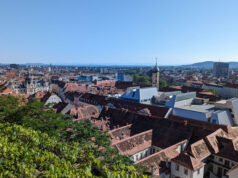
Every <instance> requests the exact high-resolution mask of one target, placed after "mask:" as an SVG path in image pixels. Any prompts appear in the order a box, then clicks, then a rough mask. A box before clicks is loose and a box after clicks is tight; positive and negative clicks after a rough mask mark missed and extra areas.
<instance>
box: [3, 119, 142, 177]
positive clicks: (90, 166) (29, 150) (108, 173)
mask: <svg viewBox="0 0 238 178" xmlns="http://www.w3.org/2000/svg"><path fill="white" fill-rule="evenodd" d="M0 158H1V159H0V176H1V177H94V176H102V177H116V176H119V175H120V176H122V177H125V176H126V175H128V176H137V177H142V175H141V176H139V175H137V173H136V172H137V171H136V169H135V168H134V167H132V166H125V165H123V164H118V165H115V166H114V167H113V168H112V169H111V170H109V169H108V168H107V167H106V166H105V165H104V164H102V162H101V161H99V160H98V159H96V158H95V157H94V156H93V154H92V149H90V145H89V146H87V147H83V149H82V147H80V144H79V143H77V142H74V143H72V144H70V145H69V144H67V143H66V142H58V141H57V139H55V138H54V137H52V138H50V137H49V136H48V135H47V134H46V133H41V132H37V131H34V130H31V129H25V128H24V127H22V126H19V125H15V124H10V123H5V124H0Z"/></svg>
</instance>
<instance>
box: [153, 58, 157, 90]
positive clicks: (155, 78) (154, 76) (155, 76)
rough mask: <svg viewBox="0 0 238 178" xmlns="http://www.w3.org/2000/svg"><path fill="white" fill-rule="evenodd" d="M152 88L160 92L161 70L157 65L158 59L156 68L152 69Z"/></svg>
mask: <svg viewBox="0 0 238 178" xmlns="http://www.w3.org/2000/svg"><path fill="white" fill-rule="evenodd" d="M152 86H153V87H156V88H157V89H158V90H159V68H158V64H157V58H156V64H155V67H154V68H153V69H152Z"/></svg>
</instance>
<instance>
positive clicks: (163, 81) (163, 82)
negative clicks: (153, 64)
mask: <svg viewBox="0 0 238 178" xmlns="http://www.w3.org/2000/svg"><path fill="white" fill-rule="evenodd" d="M167 86H168V83H167V82H166V80H164V79H162V78H160V80H159V88H160V89H163V88H165V87H167Z"/></svg>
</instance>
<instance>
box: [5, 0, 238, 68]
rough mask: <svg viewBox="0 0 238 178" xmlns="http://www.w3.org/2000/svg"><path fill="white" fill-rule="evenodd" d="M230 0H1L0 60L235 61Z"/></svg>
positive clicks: (237, 16) (237, 40)
mask: <svg viewBox="0 0 238 178" xmlns="http://www.w3.org/2000/svg"><path fill="white" fill-rule="evenodd" d="M237 7H238V1H237V0H64V1H63V0H38V1H33V0H17V1H16V0H15V1H14V0H0V63H26V62H41V63H48V64H49V63H52V64H57V63H61V64H153V63H154V62H155V57H158V63H159V64H160V65H177V64H189V63H193V62H200V61H205V60H213V61H215V60H221V61H238V10H237Z"/></svg>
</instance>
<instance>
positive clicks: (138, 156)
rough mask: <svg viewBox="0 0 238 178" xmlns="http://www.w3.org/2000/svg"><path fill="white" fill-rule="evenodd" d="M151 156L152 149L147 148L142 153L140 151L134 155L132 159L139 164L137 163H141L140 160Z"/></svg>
mask: <svg viewBox="0 0 238 178" xmlns="http://www.w3.org/2000/svg"><path fill="white" fill-rule="evenodd" d="M149 155H151V147H149V148H146V149H144V150H142V151H139V152H137V153H135V154H133V155H132V157H131V158H132V160H133V161H134V162H137V161H139V160H141V159H143V158H145V157H147V156H149Z"/></svg>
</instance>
